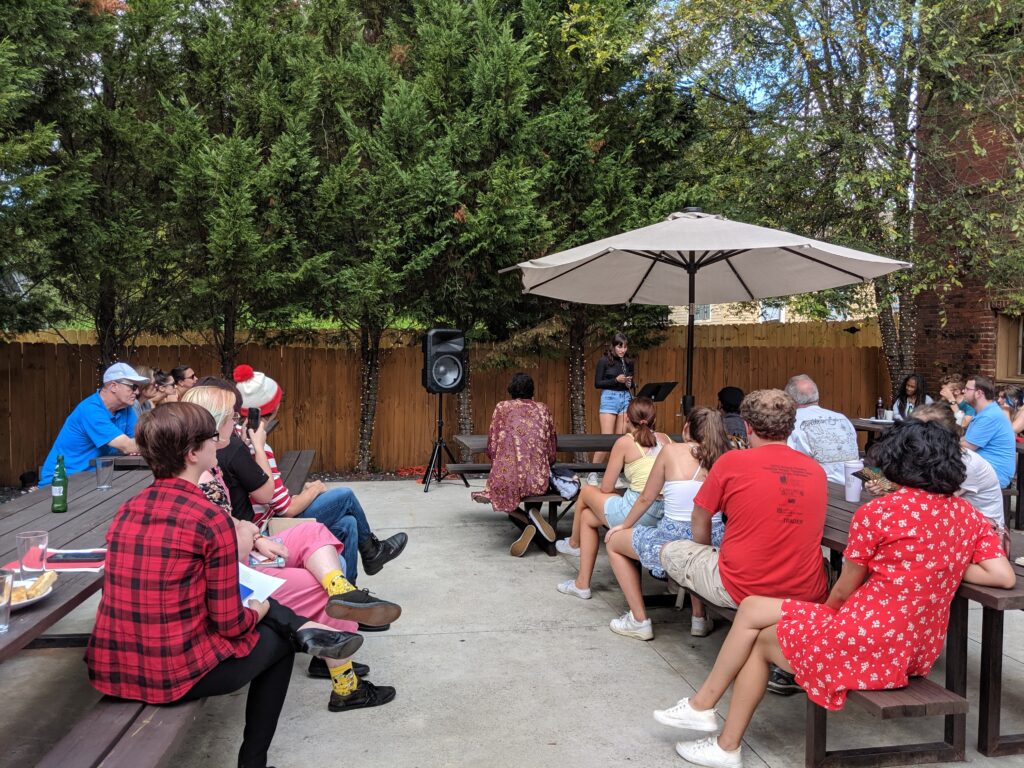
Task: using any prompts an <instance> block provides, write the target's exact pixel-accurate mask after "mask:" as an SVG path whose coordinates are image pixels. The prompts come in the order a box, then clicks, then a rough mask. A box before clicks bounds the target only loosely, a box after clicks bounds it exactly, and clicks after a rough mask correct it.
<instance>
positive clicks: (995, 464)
mask: <svg viewBox="0 0 1024 768" xmlns="http://www.w3.org/2000/svg"><path fill="white" fill-rule="evenodd" d="M964 397H965V398H966V400H967V404H968V405H970V406H971V407H973V408H974V410H975V411H977V412H978V413H977V416H975V417H974V418H973V419H971V423H970V424H968V425H967V432H966V434H964V446H965V447H967V448H970V449H971V450H972V451H976V452H977V453H978V455H979V456H981V457H982V458H983V459H985V461H987V462H988V463H989V464H991V465H992V469H994V470H995V471H996V476H997V477H998V478H999V485H1000V486H1001V487H1003V488H1005V487H1006V486H1008V485H1009V484H1010V481H1011V480H1012V479H1013V473H1014V470H1015V469H1016V467H1017V441H1016V438H1015V437H1014V434H1013V426H1012V425H1011V424H1010V420H1009V419H1008V418H1006V414H1005V413H1003V409H1002V408H1000V407H999V403H997V402H995V384H994V383H993V381H992V379H990V378H988V377H987V376H973V377H971V378H970V379H968V380H967V386H966V387H964Z"/></svg>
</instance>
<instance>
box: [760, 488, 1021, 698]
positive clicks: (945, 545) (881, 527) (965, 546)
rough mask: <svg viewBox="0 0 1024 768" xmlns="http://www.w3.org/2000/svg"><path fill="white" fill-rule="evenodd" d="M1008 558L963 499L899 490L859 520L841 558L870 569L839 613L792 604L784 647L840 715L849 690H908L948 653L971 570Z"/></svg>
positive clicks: (781, 630) (804, 679)
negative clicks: (955, 605)
mask: <svg viewBox="0 0 1024 768" xmlns="http://www.w3.org/2000/svg"><path fill="white" fill-rule="evenodd" d="M1002 554H1003V551H1002V548H1001V547H1000V546H999V538H998V537H997V536H996V535H995V534H994V533H993V532H992V526H991V525H989V524H988V522H987V521H986V520H985V518H984V517H982V516H981V513H979V512H978V511H977V510H975V509H974V507H972V506H971V505H970V504H968V503H967V502H966V501H964V500H963V499H960V498H958V497H956V496H943V495H941V494H935V493H927V492H925V491H922V490H918V489H914V488H900V489H899V490H897V491H895V492H894V493H890V494H889V495H887V496H883V497H881V498H878V499H875V500H873V501H870V502H868V503H867V504H865V505H864V506H862V507H861V508H860V509H858V510H857V512H856V513H855V514H854V516H853V521H852V523H851V524H850V538H849V541H848V543H847V545H846V551H845V553H844V556H845V557H846V558H847V559H848V560H852V561H853V562H855V563H858V564H860V565H863V566H865V567H866V568H867V569H868V577H867V580H866V581H865V582H864V583H863V584H862V585H861V586H860V587H858V588H857V590H856V591H855V592H854V593H853V594H852V595H850V597H849V598H848V599H847V600H846V602H845V603H844V604H843V605H842V607H841V608H840V609H839V610H838V611H835V610H832V609H831V608H828V607H826V606H824V605H819V604H816V603H805V602H802V601H799V600H786V601H785V602H784V603H783V604H782V619H781V620H780V621H779V624H778V636H779V645H780V646H781V648H782V653H783V655H784V656H785V657H786V660H787V661H788V662H789V663H790V665H791V666H792V667H793V671H794V672H795V673H796V680H797V682H798V683H800V685H801V686H803V688H804V690H805V691H807V695H808V697H810V699H811V700H812V701H814V702H815V703H816V704H820V705H821V706H823V707H825V708H826V709H833V710H835V709H842V708H843V704H845V703H846V692H847V691H849V690H862V691H863V690H879V689H883V688H901V687H903V686H905V685H907V678H908V677H917V676H924V675H927V674H928V672H929V670H931V668H932V664H934V663H935V659H936V658H938V656H939V652H940V651H941V650H942V643H943V640H944V639H945V635H946V626H947V625H948V623H949V604H950V601H951V600H952V599H953V594H954V593H955V592H956V590H957V588H958V587H959V586H960V581H961V580H962V579H963V575H964V571H966V570H967V566H968V565H969V564H971V563H979V562H981V561H982V560H988V559H991V558H993V557H998V556H1000V555H1002Z"/></svg>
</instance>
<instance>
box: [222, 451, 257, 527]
mask: <svg viewBox="0 0 1024 768" xmlns="http://www.w3.org/2000/svg"><path fill="white" fill-rule="evenodd" d="M217 463H218V464H219V465H220V469H221V472H223V473H224V484H225V485H227V487H228V493H229V494H231V510H232V513H233V514H234V516H235V517H237V518H238V519H239V520H252V519H253V517H255V514H254V512H253V508H252V502H251V501H250V500H249V494H250V493H252V492H253V491H255V490H256V489H257V488H259V487H261V486H262V485H263V484H264V483H265V482H267V473H266V472H264V471H263V470H262V469H261V468H260V465H259V464H257V463H256V459H254V458H253V457H252V454H251V453H249V446H247V445H246V444H245V443H243V442H242V438H240V437H239V436H238V435H235V434H232V435H231V440H230V441H228V445H227V447H226V448H221V449H220V450H219V451H217Z"/></svg>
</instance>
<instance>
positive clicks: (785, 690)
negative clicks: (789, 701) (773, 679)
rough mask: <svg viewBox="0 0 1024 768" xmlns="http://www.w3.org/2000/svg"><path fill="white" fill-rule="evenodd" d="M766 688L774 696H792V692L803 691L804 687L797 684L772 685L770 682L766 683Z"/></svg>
mask: <svg viewBox="0 0 1024 768" xmlns="http://www.w3.org/2000/svg"><path fill="white" fill-rule="evenodd" d="M768 690H769V691H771V692H772V693H774V694H775V695H776V696H793V695H794V694H797V693H803V692H804V689H803V688H801V687H800V686H799V685H794V686H788V685H787V686H782V685H772V684H771V683H768Z"/></svg>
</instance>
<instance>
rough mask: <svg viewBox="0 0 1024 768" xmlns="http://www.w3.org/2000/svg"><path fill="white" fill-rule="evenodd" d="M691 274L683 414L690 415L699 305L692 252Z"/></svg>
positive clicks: (687, 315)
mask: <svg viewBox="0 0 1024 768" xmlns="http://www.w3.org/2000/svg"><path fill="white" fill-rule="evenodd" d="M686 271H687V273H688V274H689V276H690V304H689V309H688V311H687V313H686V391H685V392H684V393H683V416H684V417H689V415H690V411H692V410H693V404H694V400H693V334H694V328H693V323H694V320H695V316H696V314H697V305H696V304H695V303H694V294H695V293H696V288H697V285H696V283H697V269H696V267H695V266H694V260H693V254H692V253H691V254H690V264H689V266H688V267H687V270H686Z"/></svg>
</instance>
